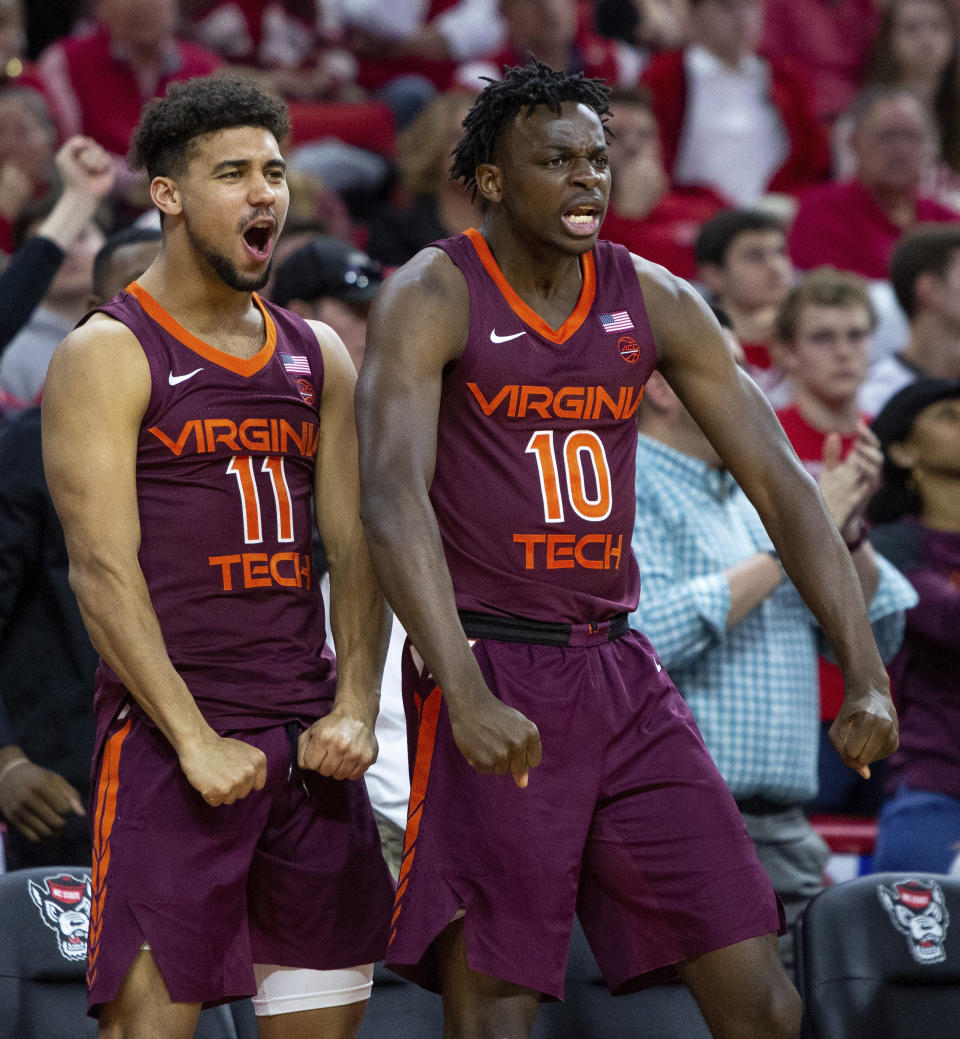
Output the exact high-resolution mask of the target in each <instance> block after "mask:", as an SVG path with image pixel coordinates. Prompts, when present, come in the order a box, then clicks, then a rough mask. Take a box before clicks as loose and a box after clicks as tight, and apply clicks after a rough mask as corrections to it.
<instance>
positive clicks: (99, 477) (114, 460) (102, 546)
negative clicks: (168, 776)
mask: <svg viewBox="0 0 960 1039" xmlns="http://www.w3.org/2000/svg"><path fill="white" fill-rule="evenodd" d="M149 395H150V371H149V368H148V365H147V360H146V357H145V356H144V354H143V351H142V349H141V348H140V344H139V343H138V342H137V340H136V338H135V337H134V335H133V333H132V332H130V331H129V330H128V329H127V328H126V327H125V326H123V325H122V324H120V323H119V322H117V321H114V320H113V319H111V318H108V317H106V316H104V315H96V316H95V317H93V318H91V320H90V321H88V322H87V323H86V324H85V325H83V326H81V327H80V328H78V329H76V330H75V331H73V332H71V333H70V335H69V336H67V338H66V339H65V340H64V342H63V344H62V345H61V347H60V348H59V349H58V350H57V351H56V353H55V354H54V357H53V360H52V361H51V363H50V369H49V372H48V375H47V382H46V385H45V387H44V401H43V457H44V468H45V471H46V475H47V482H48V485H49V487H50V494H51V496H52V498H53V503H54V505H55V506H56V509H57V514H58V515H59V517H60V521H61V523H62V524H63V530H64V534H65V536H66V542H67V550H68V552H69V556H70V586H71V588H72V589H73V591H74V593H75V594H76V596H77V602H78V604H79V606H80V612H81V614H82V615H83V619H84V623H85V624H86V626H87V631H88V633H89V635H90V641H91V642H92V643H93V645H94V648H95V649H96V650H97V652H98V653H100V655H101V656H102V657H103V658H104V660H106V662H107V663H108V664H109V665H110V667H112V668H113V670H114V671H115V672H116V673H117V675H118V676H119V678H120V680H121V681H122V682H123V684H124V685H125V686H126V688H127V689H128V690H129V691H130V692H131V694H132V695H133V697H134V699H135V700H136V701H137V703H138V704H139V705H140V706H141V707H142V708H143V709H144V711H146V713H147V714H148V715H149V716H150V718H152V719H153V721H154V722H155V723H156V724H157V726H158V727H159V729H160V731H161V732H162V733H163V734H164V736H166V738H167V739H168V740H169V741H170V744H171V745H172V747H173V749H174V751H175V752H176V754H177V757H178V758H179V761H180V767H181V768H182V769H183V772H184V775H185V776H186V777H187V779H188V781H189V782H190V784H191V786H193V787H194V788H195V789H196V790H198V791H199V793H200V794H201V795H202V797H203V799H204V800H205V801H206V802H207V803H208V804H211V805H219V804H231V803H233V802H234V801H236V800H237V799H238V798H241V797H245V796H246V795H247V794H249V793H250V791H251V790H260V789H262V788H263V785H264V783H265V781H266V772H267V763H266V758H265V756H264V755H263V752H262V751H260V750H258V749H257V748H255V747H251V746H250V745H249V744H246V743H243V742H241V741H240V740H233V739H224V738H222V737H220V736H218V735H217V734H216V733H215V732H214V731H213V729H211V728H210V726H209V725H208V724H207V723H206V721H205V720H204V718H203V716H202V715H201V713H200V710H199V708H198V707H197V705H196V702H195V701H194V699H193V697H192V696H191V695H190V690H189V689H188V688H187V686H186V684H185V683H184V681H183V679H182V678H181V677H180V675H179V674H177V672H176V670H175V669H174V667H173V664H172V663H171V662H170V658H169V656H168V655H167V650H166V646H165V645H164V641H163V635H162V633H161V631H160V624H159V622H158V620H157V616H156V613H155V612H154V610H153V606H152V604H151V602H150V595H149V593H148V591H147V585H146V581H145V580H144V577H143V572H142V571H141V569H140V564H139V562H138V559H137V552H138V550H139V547H140V518H139V515H138V512H137V492H136V450H137V437H138V434H139V429H140V422H141V419H142V417H143V414H144V412H145V410H146V406H147V402H148V400H149Z"/></svg>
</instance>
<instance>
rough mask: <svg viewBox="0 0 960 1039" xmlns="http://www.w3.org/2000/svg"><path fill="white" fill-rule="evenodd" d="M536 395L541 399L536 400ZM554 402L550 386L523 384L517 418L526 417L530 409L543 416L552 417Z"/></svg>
mask: <svg viewBox="0 0 960 1039" xmlns="http://www.w3.org/2000/svg"><path fill="white" fill-rule="evenodd" d="M536 397H539V398H540V400H536V399H535V398H536ZM552 403H553V390H551V389H550V387H549V386H521V387H520V406H519V408H517V418H526V416H527V412H528V411H535V412H536V413H537V414H538V415H539V416H540V417H541V418H550V405H551V404H552Z"/></svg>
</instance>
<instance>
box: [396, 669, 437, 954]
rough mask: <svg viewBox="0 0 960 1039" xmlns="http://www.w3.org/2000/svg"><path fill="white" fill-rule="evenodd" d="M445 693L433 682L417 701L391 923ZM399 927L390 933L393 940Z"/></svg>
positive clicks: (404, 884)
mask: <svg viewBox="0 0 960 1039" xmlns="http://www.w3.org/2000/svg"><path fill="white" fill-rule="evenodd" d="M442 702H443V693H442V692H441V691H440V686H434V687H433V689H431V691H430V692H429V693H428V694H427V696H426V697H425V698H424V700H423V702H422V703H420V704H418V707H419V713H420V719H419V725H418V727H417V753H416V758H415V759H414V766H413V778H412V779H411V780H410V800H409V802H408V804H407V829H406V834H405V837H404V842H403V861H402V863H401V865H400V876H399V877H398V878H397V894H396V899H395V901H394V909H393V919H392V920H391V925H393V924H395V923H396V922H397V918H398V917H399V915H400V909H401V905H402V902H403V896H404V894H405V893H406V890H407V881H408V880H409V878H410V867H411V866H412V865H413V857H414V854H415V852H416V844H417V837H418V835H419V833H420V821H421V819H422V818H423V801H424V798H425V797H426V796H427V782H428V780H429V778H430V764H431V762H432V761H433V748H434V746H435V744H436V739H437V721H438V719H439V717H440V704H441V703H442ZM394 934H396V931H395V930H394V932H393V933H392V934H391V935H390V939H391V941H392V940H393V936H394Z"/></svg>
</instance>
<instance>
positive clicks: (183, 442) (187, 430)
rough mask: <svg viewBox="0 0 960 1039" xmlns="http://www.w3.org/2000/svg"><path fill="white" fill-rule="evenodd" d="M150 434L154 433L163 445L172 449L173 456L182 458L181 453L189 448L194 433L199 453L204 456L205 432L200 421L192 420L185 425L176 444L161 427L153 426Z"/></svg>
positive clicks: (149, 431)
mask: <svg viewBox="0 0 960 1039" xmlns="http://www.w3.org/2000/svg"><path fill="white" fill-rule="evenodd" d="M147 432H148V433H152V434H153V435H154V436H155V437H156V438H157V440H159V441H160V443H161V444H164V445H165V446H166V447H168V448H169V449H170V452H171V454H174V455H176V456H177V458H179V457H180V454H181V452H182V451H183V449H184V448H185V447H186V446H187V440H188V439H189V437H190V434H191V433H192V434H193V435H194V437H195V439H196V442H197V453H198V454H202V453H203V450H204V447H203V430H202V428H201V425H200V420H199V419H196V418H194V419H191V420H190V421H189V422H186V423H184V426H183V429H181V430H180V436H178V437H177V439H176V442H174V441H173V440H171V439H170V437H168V436H167V434H166V433H164V431H163V430H162V429H161V428H160V427H159V426H151V427H150V428H149V429H148V430H147Z"/></svg>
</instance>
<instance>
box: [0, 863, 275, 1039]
mask: <svg viewBox="0 0 960 1039" xmlns="http://www.w3.org/2000/svg"><path fill="white" fill-rule="evenodd" d="M90 900H91V890H90V867H89V866H41V867H36V868H33V869H22V870H15V871H14V872H12V873H0V1039H88V1037H90V1039H94V1037H95V1036H96V1034H97V1022H96V1021H95V1020H93V1018H90V1017H87V991H86V980H85V979H86V969H87V938H88V936H89V931H90ZM257 1034H258V1033H257V1027H256V1023H255V1021H254V1016H253V1009H252V1007H251V1006H250V1002H249V1000H246V1001H241V1002H239V1003H232V1004H230V1005H229V1006H219V1007H213V1008H211V1009H209V1010H204V1011H203V1012H202V1013H201V1014H200V1021H199V1023H198V1025H197V1030H196V1039H255V1037H256V1036H257Z"/></svg>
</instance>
